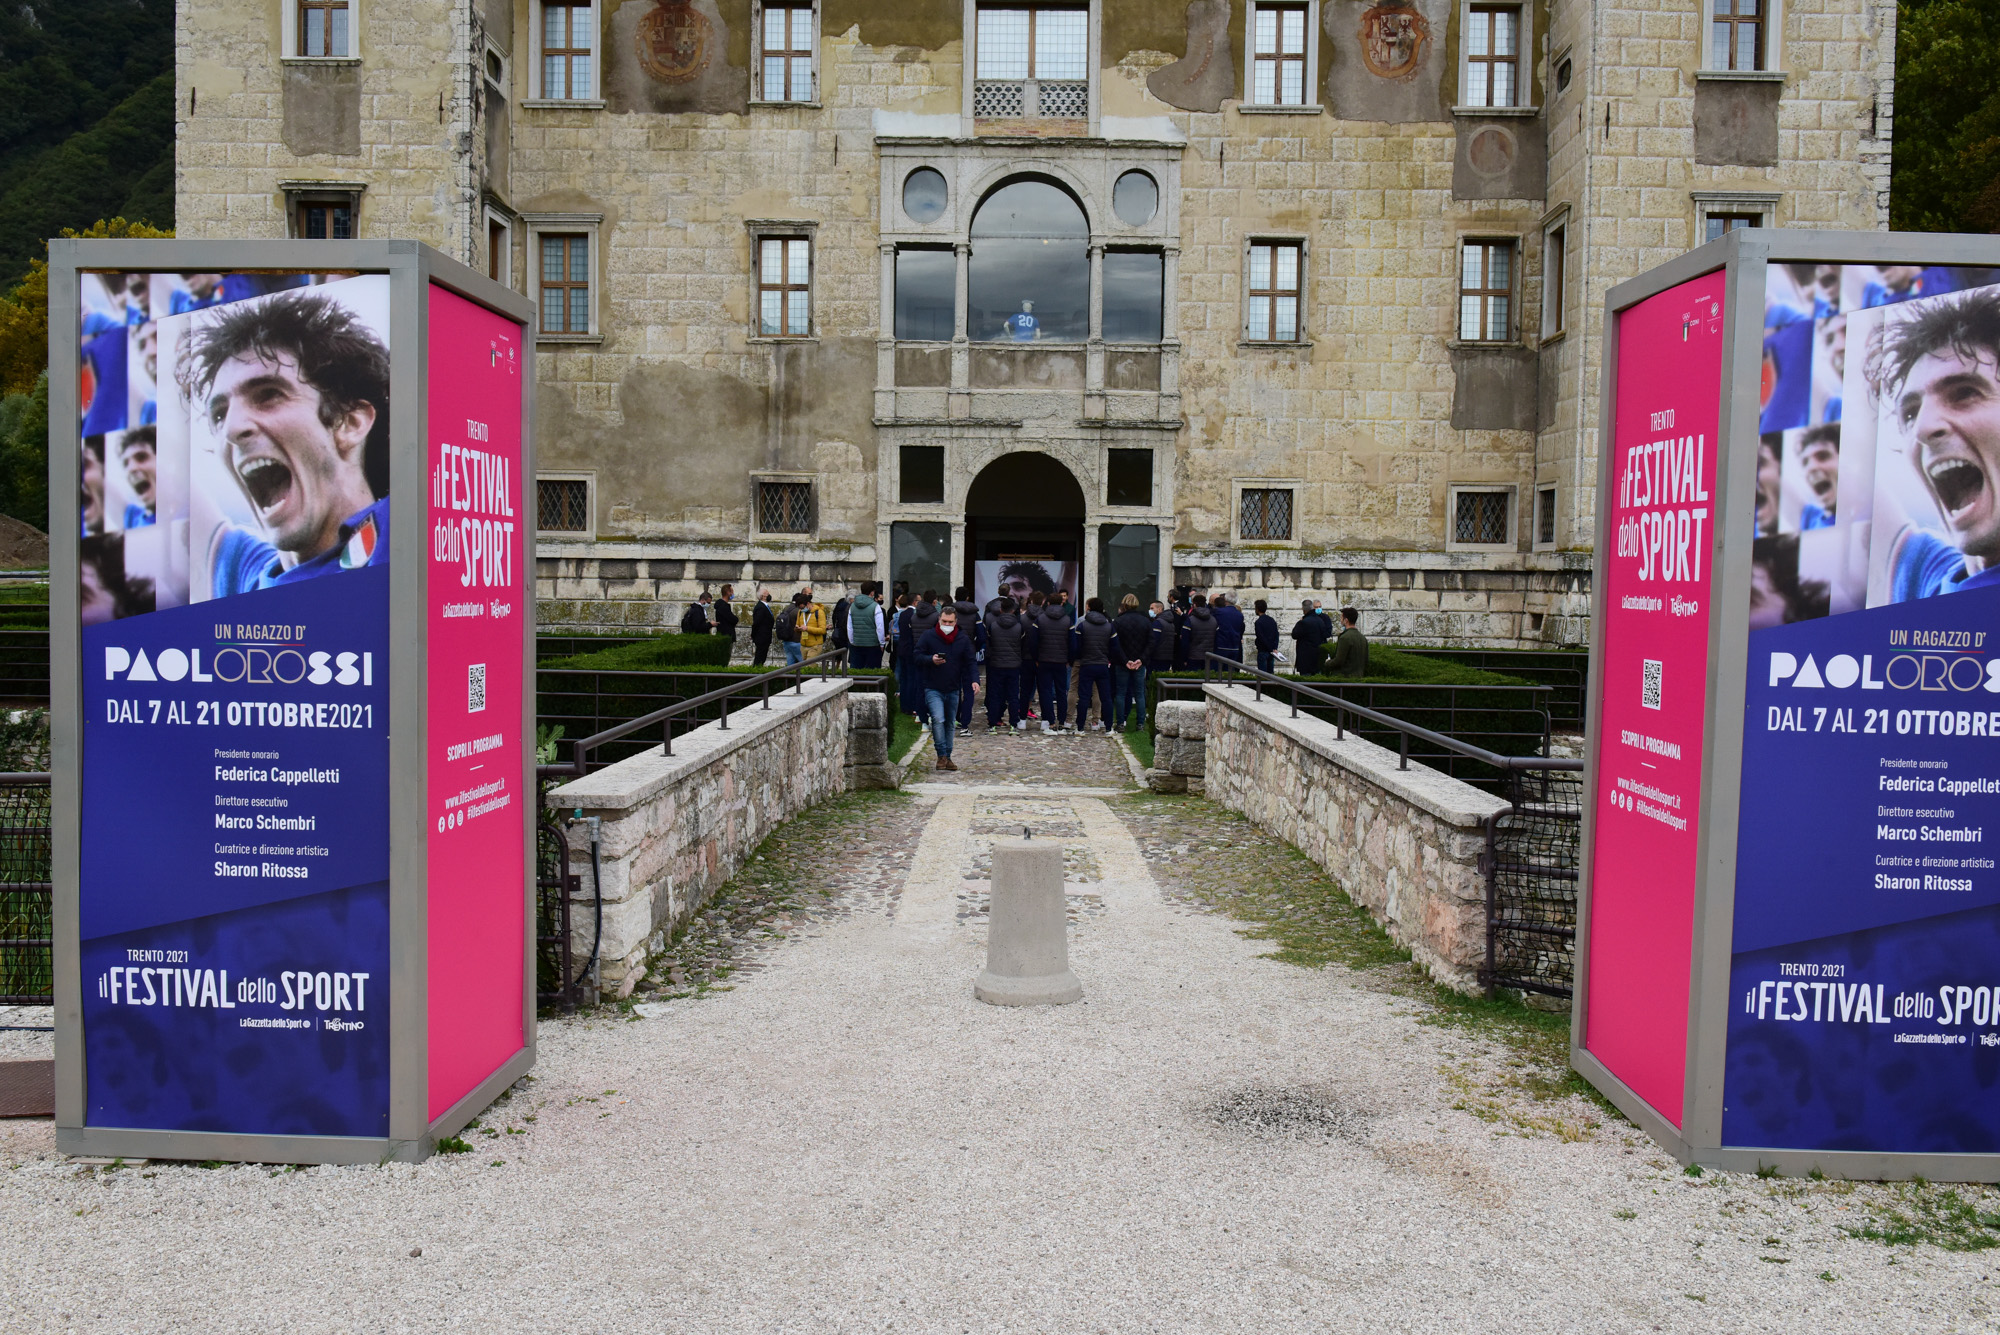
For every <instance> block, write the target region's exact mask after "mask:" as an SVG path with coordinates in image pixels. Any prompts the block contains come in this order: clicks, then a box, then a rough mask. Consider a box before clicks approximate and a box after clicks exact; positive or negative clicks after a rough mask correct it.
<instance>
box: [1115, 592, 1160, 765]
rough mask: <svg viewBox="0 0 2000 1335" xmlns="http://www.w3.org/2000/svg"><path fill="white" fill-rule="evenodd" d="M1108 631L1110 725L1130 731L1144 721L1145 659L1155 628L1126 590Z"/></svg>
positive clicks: (1151, 643) (1154, 634)
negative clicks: (1110, 643) (1111, 639)
mask: <svg viewBox="0 0 2000 1335" xmlns="http://www.w3.org/2000/svg"><path fill="white" fill-rule="evenodd" d="M1153 606H1154V607H1155V608H1158V607H1159V604H1158V603H1154V604H1153ZM1111 630H1112V632H1113V634H1114V635H1115V636H1116V637H1117V638H1116V641H1115V643H1114V646H1113V649H1112V653H1111V663H1112V667H1111V726H1112V727H1114V728H1123V729H1124V730H1125V731H1127V732H1131V731H1133V730H1135V729H1137V728H1138V727H1140V726H1141V725H1142V724H1144V723H1145V721H1146V662H1147V659H1148V658H1149V657H1151V655H1152V652H1153V637H1154V636H1156V635H1157V634H1158V633H1159V628H1158V626H1157V625H1156V624H1155V623H1154V621H1153V619H1152V618H1151V617H1148V616H1147V615H1146V614H1145V613H1144V612H1141V611H1140V610H1139V598H1138V595H1136V594H1131V593H1128V594H1126V595H1125V597H1124V598H1123V599H1121V600H1120V601H1119V603H1118V619H1117V620H1116V621H1114V622H1112V623H1111ZM1128 715H1129V717H1130V718H1131V719H1132V721H1131V722H1130V723H1127V722H1126V718H1127V717H1128Z"/></svg>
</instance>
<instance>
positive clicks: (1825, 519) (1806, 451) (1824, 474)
mask: <svg viewBox="0 0 2000 1335" xmlns="http://www.w3.org/2000/svg"><path fill="white" fill-rule="evenodd" d="M1793 448H1794V449H1795V450H1796V451H1797V452H1798V458H1799V471H1800V472H1801V473H1802V474H1803V475H1804V477H1805V482H1806V486H1807V487H1809V488H1810V489H1811V490H1812V494H1813V499H1812V500H1810V501H1808V502H1807V503H1806V505H1805V508H1804V509H1802V510H1800V511H1799V528H1800V529H1801V530H1805V529H1814V528H1832V527H1833V516H1834V511H1835V509H1836V508H1838V504H1839V500H1840V427H1839V425H1838V424H1836V423H1833V422H1822V423H1821V424H1820V425H1818V426H1809V427H1807V428H1806V429H1805V430H1804V431H1801V432H1799V438H1798V442H1797V443H1796V444H1795V445H1794V446H1793Z"/></svg>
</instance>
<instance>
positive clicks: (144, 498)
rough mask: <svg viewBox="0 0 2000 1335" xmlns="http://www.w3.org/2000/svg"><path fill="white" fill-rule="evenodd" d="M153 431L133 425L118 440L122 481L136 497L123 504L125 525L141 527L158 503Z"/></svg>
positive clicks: (150, 516) (155, 446)
mask: <svg viewBox="0 0 2000 1335" xmlns="http://www.w3.org/2000/svg"><path fill="white" fill-rule="evenodd" d="M156 435H157V433H156V431H155V429H154V428H152V427H150V426H135V427H133V428H132V429H131V430H130V431H127V432H126V433H125V434H124V436H123V437H122V438H120V440H119V442H118V466H119V467H120V468H122V469H124V470H125V485H126V486H128V487H130V488H131V489H132V495H133V497H134V498H135V499H133V500H131V501H128V502H127V503H126V505H125V527H126V528H144V527H146V525H148V524H150V523H152V522H153V515H154V511H155V509H156V507H157V506H158V505H159V503H160V497H159V458H158V454H157V450H158V444H157V441H156Z"/></svg>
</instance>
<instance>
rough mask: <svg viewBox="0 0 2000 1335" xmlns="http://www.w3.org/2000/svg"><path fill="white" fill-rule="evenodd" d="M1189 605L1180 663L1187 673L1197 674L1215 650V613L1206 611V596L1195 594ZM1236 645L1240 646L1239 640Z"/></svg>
mask: <svg viewBox="0 0 2000 1335" xmlns="http://www.w3.org/2000/svg"><path fill="white" fill-rule="evenodd" d="M1188 602H1189V603H1190V604H1191V605H1190V606H1189V608H1188V613H1187V625H1186V627H1185V628H1184V629H1183V630H1182V631H1181V662H1182V663H1183V664H1185V665H1186V667H1187V669H1188V671H1190V672H1199V671H1201V670H1202V669H1203V668H1205V667H1207V666H1208V655H1209V653H1210V651H1212V650H1213V649H1214V648H1215V633H1216V630H1217V629H1218V628H1217V626H1216V623H1215V613H1213V612H1211V611H1209V610H1208V596H1207V595H1206V594H1200V593H1197V594H1196V595H1194V597H1192V598H1190V599H1188ZM1237 643H1238V645H1239V646H1240V645H1241V644H1242V641H1241V640H1240V639H1239V640H1238V641H1237Z"/></svg>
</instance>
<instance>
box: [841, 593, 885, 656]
mask: <svg viewBox="0 0 2000 1335" xmlns="http://www.w3.org/2000/svg"><path fill="white" fill-rule="evenodd" d="M881 587H882V586H881V585H880V584H879V583H877V582H876V581H874V580H872V579H871V580H868V581H866V582H864V583H863V584H862V586H861V596H860V597H858V598H856V599H855V600H854V602H853V603H852V604H850V605H849V607H848V609H847V643H848V645H849V649H848V656H847V661H848V663H849V665H851V666H853V667H858V668H879V667H881V666H882V645H883V642H884V641H885V640H887V638H888V628H887V627H886V626H885V625H884V624H883V620H882V604H880V603H878V602H876V601H875V594H876V592H877V591H878V590H879V589H880V588H881Z"/></svg>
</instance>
